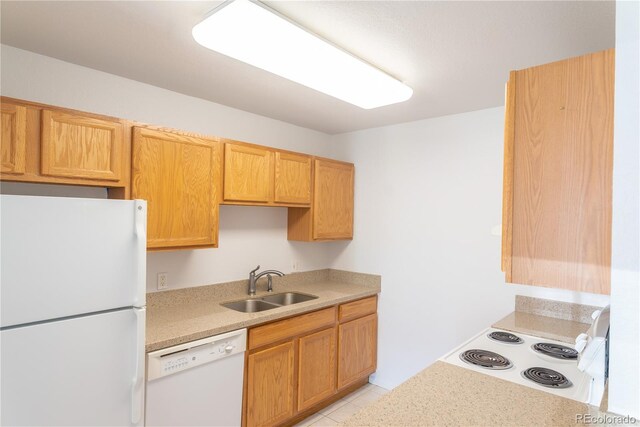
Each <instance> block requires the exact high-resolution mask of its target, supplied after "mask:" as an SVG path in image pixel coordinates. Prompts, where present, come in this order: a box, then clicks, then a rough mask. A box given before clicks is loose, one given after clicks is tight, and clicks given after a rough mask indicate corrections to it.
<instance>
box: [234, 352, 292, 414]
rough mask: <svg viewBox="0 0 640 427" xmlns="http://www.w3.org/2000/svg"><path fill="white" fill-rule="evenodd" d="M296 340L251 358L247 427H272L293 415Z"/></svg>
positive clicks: (248, 381)
mask: <svg viewBox="0 0 640 427" xmlns="http://www.w3.org/2000/svg"><path fill="white" fill-rule="evenodd" d="M294 374H295V365H294V343H293V341H289V342H286V343H284V344H280V345H277V346H275V347H270V348H267V349H266V350H262V351H259V352H256V353H253V354H250V355H249V357H248V369H247V418H246V421H247V426H249V427H253V426H270V425H275V424H278V423H281V422H283V421H285V420H287V419H289V418H291V417H292V416H293V413H294V409H295V408H294V387H295V377H294Z"/></svg>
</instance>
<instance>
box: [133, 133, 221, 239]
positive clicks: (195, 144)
mask: <svg viewBox="0 0 640 427" xmlns="http://www.w3.org/2000/svg"><path fill="white" fill-rule="evenodd" d="M217 150H219V143H218V142H216V141H213V140H207V139H204V138H195V137H189V136H184V135H181V134H175V133H171V132H161V131H155V130H151V129H144V128H135V129H134V134H133V177H132V182H133V188H132V196H133V198H136V199H144V200H147V202H148V216H147V218H148V219H147V246H148V247H149V248H161V247H181V246H203V245H204V246H210V245H214V244H215V243H216V237H217V224H218V218H217V212H218V209H217V197H218V196H217V186H216V180H219V178H217V174H216V169H217V168H219V165H217V164H215V163H216V162H215V155H216V151H217ZM218 154H220V153H219V152H218Z"/></svg>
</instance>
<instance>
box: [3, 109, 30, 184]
mask: <svg viewBox="0 0 640 427" xmlns="http://www.w3.org/2000/svg"><path fill="white" fill-rule="evenodd" d="M1 117H2V133H1V134H0V138H2V140H1V141H0V146H1V151H2V172H3V173H10V174H23V173H24V171H25V155H26V149H27V148H26V140H27V108H26V107H24V106H20V105H14V104H9V103H5V102H3V103H2V113H1Z"/></svg>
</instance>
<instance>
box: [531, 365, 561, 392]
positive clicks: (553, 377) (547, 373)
mask: <svg viewBox="0 0 640 427" xmlns="http://www.w3.org/2000/svg"><path fill="white" fill-rule="evenodd" d="M522 376H523V377H524V378H526V379H528V380H531V381H533V382H534V383H536V384H540V385H541V386H543V387H549V388H568V387H571V386H572V385H573V384H572V383H571V381H569V379H568V378H567V377H565V376H564V375H562V374H561V373H560V372H557V371H554V370H553V369H548V368H541V367H539V366H537V367H534V368H529V369H527V370H525V371H522Z"/></svg>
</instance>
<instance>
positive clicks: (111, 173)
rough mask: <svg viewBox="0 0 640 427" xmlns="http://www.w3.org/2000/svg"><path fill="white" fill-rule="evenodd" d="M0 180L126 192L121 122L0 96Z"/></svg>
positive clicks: (117, 194)
mask: <svg viewBox="0 0 640 427" xmlns="http://www.w3.org/2000/svg"><path fill="white" fill-rule="evenodd" d="M0 106H1V112H2V114H1V117H2V128H1V131H2V133H1V139H0V148H1V154H2V169H1V170H0V179H1V180H3V181H17V182H32V183H47V184H70V185H92V186H101V187H106V188H108V189H109V192H108V194H109V197H110V198H118V199H123V198H127V197H128V196H129V193H128V191H129V180H130V165H131V163H130V160H131V157H130V150H131V141H130V140H129V139H128V128H127V127H126V125H125V122H124V121H122V120H120V119H117V118H113V117H107V116H100V115H96V114H91V113H84V112H81V111H75V110H69V109H65V108H59V107H53V106H49V105H43V104H38V103H35V102H30V101H23V100H19V99H13V98H7V97H1V98H0Z"/></svg>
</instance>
